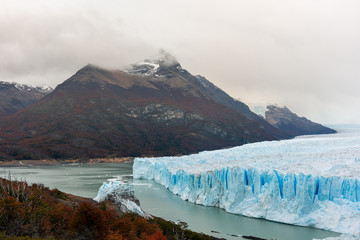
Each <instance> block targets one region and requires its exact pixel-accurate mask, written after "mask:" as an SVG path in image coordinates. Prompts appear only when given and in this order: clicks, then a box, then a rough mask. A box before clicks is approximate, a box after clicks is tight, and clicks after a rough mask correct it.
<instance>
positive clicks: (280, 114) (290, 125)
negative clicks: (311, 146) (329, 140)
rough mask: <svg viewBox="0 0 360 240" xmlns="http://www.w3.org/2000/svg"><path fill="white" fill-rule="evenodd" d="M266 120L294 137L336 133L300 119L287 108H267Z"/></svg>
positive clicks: (273, 106)
mask: <svg viewBox="0 0 360 240" xmlns="http://www.w3.org/2000/svg"><path fill="white" fill-rule="evenodd" d="M265 118H266V120H267V121H268V122H269V123H270V124H271V125H273V126H274V127H277V128H279V129H280V130H282V131H284V132H286V133H287V134H289V135H290V136H292V137H295V136H299V135H308V134H328V133H336V131H335V130H333V129H331V128H328V127H324V126H322V125H321V124H318V123H314V122H312V121H310V120H309V119H307V118H305V117H299V116H298V115H296V114H295V113H293V112H291V111H290V110H289V109H288V108H287V107H279V106H275V105H269V106H267V111H266V112H265Z"/></svg>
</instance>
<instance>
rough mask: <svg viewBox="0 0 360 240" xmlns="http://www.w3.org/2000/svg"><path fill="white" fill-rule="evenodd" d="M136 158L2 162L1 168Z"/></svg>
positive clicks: (130, 160)
mask: <svg viewBox="0 0 360 240" xmlns="http://www.w3.org/2000/svg"><path fill="white" fill-rule="evenodd" d="M133 160H134V157H119V158H91V159H85V160H84V159H72V160H55V159H41V160H11V161H0V167H43V166H60V165H67V164H81V163H88V164H96V163H124V162H132V161H133Z"/></svg>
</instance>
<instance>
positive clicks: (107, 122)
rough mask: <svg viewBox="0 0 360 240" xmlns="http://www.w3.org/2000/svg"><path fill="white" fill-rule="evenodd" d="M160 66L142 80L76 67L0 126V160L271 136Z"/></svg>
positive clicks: (190, 147)
mask: <svg viewBox="0 0 360 240" xmlns="http://www.w3.org/2000/svg"><path fill="white" fill-rule="evenodd" d="M162 65H163V66H159V68H157V69H156V71H153V72H152V74H148V75H144V74H130V73H127V72H123V71H120V70H114V71H110V70H106V69H102V68H100V67H97V66H94V65H87V66H85V67H83V68H82V69H80V70H79V71H77V72H76V73H75V74H74V75H73V76H71V77H70V78H69V79H67V80H66V81H64V82H63V83H62V84H59V85H58V86H57V87H56V88H55V89H54V90H53V91H52V92H51V93H50V94H48V95H47V96H45V97H44V98H42V99H41V100H40V101H39V102H37V103H35V104H33V105H32V106H30V107H29V108H27V109H25V110H24V111H21V112H18V113H16V114H15V115H14V116H11V117H10V118H9V119H8V120H7V121H4V122H2V123H0V126H1V127H0V130H1V133H2V141H0V150H1V155H0V159H39V158H55V159H58V158H92V157H106V156H146V155H149V156H155V155H156V156H159V155H177V154H189V153H194V152H198V151H202V150H212V149H218V148H224V147H229V146H236V145H241V144H244V143H248V142H256V141H262V140H272V139H276V138H275V137H274V136H273V135H272V134H270V133H268V132H266V131H265V130H264V126H262V125H261V123H259V122H257V121H255V120H252V119H249V118H248V117H247V116H245V115H244V114H243V113H242V112H241V111H238V110H234V109H233V108H231V107H229V106H230V104H229V106H227V105H224V104H222V103H221V101H220V100H219V99H222V98H224V99H225V97H228V98H229V101H230V100H231V99H232V98H231V97H230V96H228V95H226V93H224V92H223V91H222V90H220V89H218V88H215V87H211V88H209V89H213V88H215V89H216V90H215V92H216V91H218V92H219V91H220V93H221V94H223V96H222V97H216V96H213V95H211V94H209V93H208V92H207V91H205V88H204V86H203V85H202V84H201V83H200V82H199V81H198V79H197V78H196V77H195V76H193V75H191V74H190V73H189V72H187V71H186V70H184V69H182V68H181V66H180V64H175V65H174V64H173V65H171V64H162ZM150 70H151V69H150ZM221 94H220V95H221ZM224 94H225V95H224ZM224 96H225V97H224ZM225 100H226V99H225ZM230 102H231V101H230ZM245 106H246V105H245ZM249 111H250V110H249ZM274 129H275V128H274ZM279 133H281V132H280V131H279Z"/></svg>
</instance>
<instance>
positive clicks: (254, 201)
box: [133, 131, 360, 236]
mask: <svg viewBox="0 0 360 240" xmlns="http://www.w3.org/2000/svg"><path fill="white" fill-rule="evenodd" d="M133 176H134V178H144V179H152V180H154V181H155V182H157V183H160V184H162V185H163V186H165V187H166V188H168V189H169V190H170V191H171V192H173V193H174V194H177V195H179V196H180V197H181V198H182V199H184V200H187V201H190V202H193V203H196V204H202V205H204V206H215V207H219V208H223V209H225V210H226V211H227V212H230V213H234V214H241V215H244V216H248V217H255V218H264V219H268V220H272V221H277V222H283V223H288V224H295V225H300V226H312V227H316V228H320V229H325V230H330V231H335V232H340V233H345V234H351V235H355V236H360V132H359V131H355V132H353V131H350V132H347V131H345V132H342V131H339V133H338V134H334V135H319V136H306V137H299V138H295V139H291V140H282V141H267V142H259V143H252V144H247V145H243V146H239V147H234V148H231V149H223V150H216V151H205V152H200V153H198V154H193V155H188V156H180V157H158V158H136V159H135V160H134V165H133Z"/></svg>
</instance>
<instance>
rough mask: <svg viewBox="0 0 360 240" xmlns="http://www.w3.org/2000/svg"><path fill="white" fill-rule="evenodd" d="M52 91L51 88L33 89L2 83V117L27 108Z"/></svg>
mask: <svg viewBox="0 0 360 240" xmlns="http://www.w3.org/2000/svg"><path fill="white" fill-rule="evenodd" d="M51 91H52V88H50V87H33V86H28V85H23V84H19V83H9V82H2V81H0V117H7V116H9V115H12V114H14V113H16V112H18V111H20V110H21V109H24V108H26V107H27V106H29V105H31V104H33V103H35V102H37V101H38V100H40V99H41V98H43V97H44V96H46V95H47V94H49V93H50V92H51Z"/></svg>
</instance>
